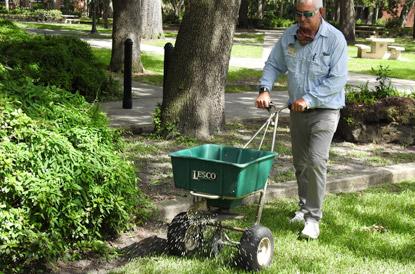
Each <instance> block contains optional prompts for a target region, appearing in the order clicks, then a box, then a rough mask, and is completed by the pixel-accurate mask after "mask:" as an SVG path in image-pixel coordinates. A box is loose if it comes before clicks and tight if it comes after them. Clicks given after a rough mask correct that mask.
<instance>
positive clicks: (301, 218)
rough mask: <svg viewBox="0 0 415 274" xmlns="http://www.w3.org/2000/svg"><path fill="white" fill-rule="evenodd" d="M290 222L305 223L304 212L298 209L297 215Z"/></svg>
mask: <svg viewBox="0 0 415 274" xmlns="http://www.w3.org/2000/svg"><path fill="white" fill-rule="evenodd" d="M290 223H304V212H302V211H296V212H295V216H294V217H293V218H292V219H291V220H290Z"/></svg>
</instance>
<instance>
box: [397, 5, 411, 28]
mask: <svg viewBox="0 0 415 274" xmlns="http://www.w3.org/2000/svg"><path fill="white" fill-rule="evenodd" d="M413 5H414V0H406V1H405V3H404V5H403V6H402V10H401V14H400V15H399V22H400V24H401V28H404V27H405V25H406V18H407V17H408V13H409V11H410V10H411V8H412V6H413Z"/></svg>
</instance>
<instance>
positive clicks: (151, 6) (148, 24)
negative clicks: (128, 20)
mask: <svg viewBox="0 0 415 274" xmlns="http://www.w3.org/2000/svg"><path fill="white" fill-rule="evenodd" d="M142 1H143V3H142V7H141V9H142V15H143V18H142V28H143V32H142V38H146V39H157V38H159V37H160V36H162V35H163V19H162V16H161V0H142Z"/></svg>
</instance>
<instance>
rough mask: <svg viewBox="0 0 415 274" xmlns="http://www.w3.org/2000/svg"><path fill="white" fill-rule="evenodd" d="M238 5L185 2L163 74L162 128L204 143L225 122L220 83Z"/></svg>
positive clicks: (236, 0) (214, 0) (217, 0)
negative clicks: (176, 131)
mask: <svg viewBox="0 0 415 274" xmlns="http://www.w3.org/2000/svg"><path fill="white" fill-rule="evenodd" d="M239 5H240V0H227V1H223V0H190V1H189V5H188V6H187V7H186V11H185V14H184V17H183V21H182V23H181V25H180V29H179V33H178V35H177V39H176V46H175V49H174V52H173V55H172V58H171V59H172V65H171V66H169V68H168V73H167V75H165V77H166V78H165V89H164V92H163V103H162V108H161V110H162V112H161V119H162V126H164V127H168V126H171V125H174V126H175V127H176V128H177V129H178V130H179V131H180V132H181V133H182V134H185V135H191V136H196V137H199V138H208V137H209V136H210V135H211V134H214V133H216V132H218V131H220V130H221V129H222V128H223V126H224V123H225V112H224V109H225V81H226V75H227V70H228V67H229V58H230V52H231V47H232V39H233V36H234V33H235V25H236V22H237V19H238V11H239Z"/></svg>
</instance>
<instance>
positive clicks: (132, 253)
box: [119, 236, 167, 263]
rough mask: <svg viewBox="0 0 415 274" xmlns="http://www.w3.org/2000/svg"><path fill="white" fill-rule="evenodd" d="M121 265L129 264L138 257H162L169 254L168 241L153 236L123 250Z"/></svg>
mask: <svg viewBox="0 0 415 274" xmlns="http://www.w3.org/2000/svg"><path fill="white" fill-rule="evenodd" d="M120 251H121V254H122V256H121V258H120V259H119V260H120V262H121V263H126V262H129V261H131V260H133V259H135V258H138V257H147V256H154V255H161V254H164V253H166V252H167V240H166V239H163V238H160V237H157V236H152V237H148V238H145V239H143V240H141V241H139V242H136V243H133V244H131V245H129V246H126V247H124V248H122V249H121V250H120Z"/></svg>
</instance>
